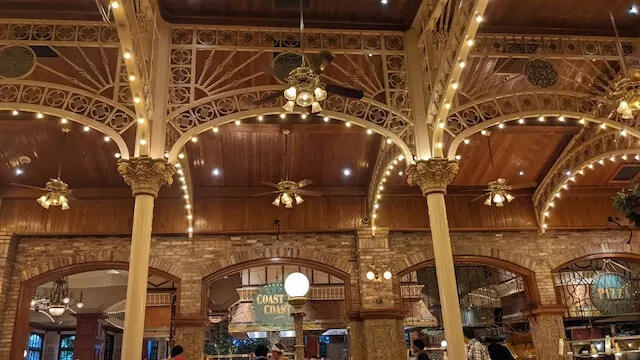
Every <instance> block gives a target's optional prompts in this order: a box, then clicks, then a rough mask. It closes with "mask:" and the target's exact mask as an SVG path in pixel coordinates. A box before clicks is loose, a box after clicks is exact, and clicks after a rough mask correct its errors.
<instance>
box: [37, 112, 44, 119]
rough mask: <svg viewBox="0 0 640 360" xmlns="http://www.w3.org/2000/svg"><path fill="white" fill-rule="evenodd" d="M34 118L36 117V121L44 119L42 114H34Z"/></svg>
mask: <svg viewBox="0 0 640 360" xmlns="http://www.w3.org/2000/svg"><path fill="white" fill-rule="evenodd" d="M36 117H37V118H38V119H42V118H43V117H44V115H42V113H37V114H36Z"/></svg>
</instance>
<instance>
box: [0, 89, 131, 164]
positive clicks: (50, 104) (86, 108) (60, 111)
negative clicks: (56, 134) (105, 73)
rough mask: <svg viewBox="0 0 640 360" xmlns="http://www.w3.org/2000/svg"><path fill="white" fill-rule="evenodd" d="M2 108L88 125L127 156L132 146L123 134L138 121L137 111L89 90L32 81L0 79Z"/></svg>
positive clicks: (0, 108)
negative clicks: (105, 136)
mask: <svg viewBox="0 0 640 360" xmlns="http://www.w3.org/2000/svg"><path fill="white" fill-rule="evenodd" d="M0 110H19V111H20V110H22V111H33V112H41V113H43V114H48V115H52V116H57V117H61V118H65V119H68V120H71V121H75V122H77V123H80V124H83V125H87V126H89V127H91V128H94V129H96V130H98V131H100V132H101V133H103V134H105V135H107V136H109V137H110V138H111V139H113V141H114V142H115V143H116V145H117V146H118V150H119V151H120V155H121V157H122V158H123V159H128V158H129V149H128V147H127V144H126V143H125V141H124V139H123V138H122V136H121V134H122V133H124V132H125V131H126V130H127V129H129V127H131V126H132V125H133V124H135V121H134V119H135V113H134V112H133V111H131V110H129V109H128V108H126V107H124V106H122V105H121V104H118V103H117V102H115V101H113V100H110V99H107V98H105V97H102V96H98V95H95V94H92V93H90V92H88V91H85V90H80V89H76V88H73V87H69V86H64V85H59V84H54V83H48V82H40V81H30V80H0Z"/></svg>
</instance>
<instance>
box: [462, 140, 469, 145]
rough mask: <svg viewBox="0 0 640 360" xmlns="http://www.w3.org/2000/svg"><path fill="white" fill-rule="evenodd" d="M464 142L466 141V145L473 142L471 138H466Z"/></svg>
mask: <svg viewBox="0 0 640 360" xmlns="http://www.w3.org/2000/svg"><path fill="white" fill-rule="evenodd" d="M463 142H464V144H465V145H469V143H470V142H471V140H469V139H464V141H463Z"/></svg>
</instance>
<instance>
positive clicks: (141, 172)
mask: <svg viewBox="0 0 640 360" xmlns="http://www.w3.org/2000/svg"><path fill="white" fill-rule="evenodd" d="M118 172H119V173H120V175H122V177H123V178H124V182H125V183H126V184H127V185H129V186H130V187H131V192H132V193H133V196H134V197H135V196H138V195H143V194H145V195H151V196H153V197H154V198H156V197H158V192H159V191H160V188H161V187H162V186H163V185H166V186H169V185H171V184H172V183H173V174H174V173H175V172H176V170H175V168H174V167H173V166H171V165H170V164H169V163H168V162H167V161H166V160H165V159H152V158H150V157H137V158H132V159H127V160H125V159H121V160H119V161H118Z"/></svg>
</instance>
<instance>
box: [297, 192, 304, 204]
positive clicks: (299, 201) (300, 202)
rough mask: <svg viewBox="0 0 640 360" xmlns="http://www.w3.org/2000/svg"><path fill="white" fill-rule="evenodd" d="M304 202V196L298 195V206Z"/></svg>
mask: <svg viewBox="0 0 640 360" xmlns="http://www.w3.org/2000/svg"><path fill="white" fill-rule="evenodd" d="M303 202H304V199H303V198H302V196H300V195H298V194H296V205H300V204H302V203H303Z"/></svg>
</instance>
